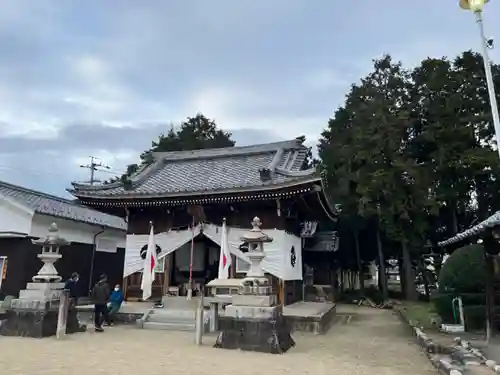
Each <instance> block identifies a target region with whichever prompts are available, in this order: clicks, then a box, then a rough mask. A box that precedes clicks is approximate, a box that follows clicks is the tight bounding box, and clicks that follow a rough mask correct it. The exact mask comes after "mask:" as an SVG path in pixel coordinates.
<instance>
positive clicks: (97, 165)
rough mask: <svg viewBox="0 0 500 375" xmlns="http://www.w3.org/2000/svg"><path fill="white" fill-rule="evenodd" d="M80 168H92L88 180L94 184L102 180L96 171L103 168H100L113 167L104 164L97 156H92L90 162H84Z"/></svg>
mask: <svg viewBox="0 0 500 375" xmlns="http://www.w3.org/2000/svg"><path fill="white" fill-rule="evenodd" d="M80 168H85V169H89V170H90V179H89V181H87V182H88V183H89V184H90V185H94V184H95V183H96V182H100V180H98V179H96V178H95V172H97V171H99V170H101V169H99V168H105V169H111V167H109V166H108V165H105V164H102V163H101V162H100V161H98V158H96V157H95V156H90V163H89V164H82V165H80Z"/></svg>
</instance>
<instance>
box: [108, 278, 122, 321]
mask: <svg viewBox="0 0 500 375" xmlns="http://www.w3.org/2000/svg"><path fill="white" fill-rule="evenodd" d="M124 299H125V296H124V295H123V292H122V290H121V288H120V285H118V284H116V285H115V289H114V290H113V291H112V292H111V296H110V297H109V309H108V323H113V317H114V316H115V314H116V313H117V312H118V311H119V310H120V307H121V306H122V303H123V300H124Z"/></svg>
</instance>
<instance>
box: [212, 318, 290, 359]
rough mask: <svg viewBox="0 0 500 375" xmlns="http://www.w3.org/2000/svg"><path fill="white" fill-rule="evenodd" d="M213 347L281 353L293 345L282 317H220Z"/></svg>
mask: <svg viewBox="0 0 500 375" xmlns="http://www.w3.org/2000/svg"><path fill="white" fill-rule="evenodd" d="M219 328H220V331H221V332H220V333H219V337H218V338H217V342H216V343H215V345H214V347H215V348H222V349H240V350H246V351H255V352H262V353H270V354H283V353H285V352H286V351H287V350H288V349H290V348H291V347H293V346H295V341H294V340H293V338H292V336H291V334H290V329H289V327H288V326H287V325H286V323H285V320H284V319H283V317H279V318H278V319H277V320H263V319H248V318H247V319H245V318H243V319H236V318H229V317H220V319H219Z"/></svg>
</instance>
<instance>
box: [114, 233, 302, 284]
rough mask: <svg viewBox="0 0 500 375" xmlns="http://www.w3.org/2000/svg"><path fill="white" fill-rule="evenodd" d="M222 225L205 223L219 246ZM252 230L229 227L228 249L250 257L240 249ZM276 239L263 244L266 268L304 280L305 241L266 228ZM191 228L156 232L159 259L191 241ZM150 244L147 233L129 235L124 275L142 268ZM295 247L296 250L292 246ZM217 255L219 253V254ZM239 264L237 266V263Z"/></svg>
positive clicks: (269, 271) (263, 264)
mask: <svg viewBox="0 0 500 375" xmlns="http://www.w3.org/2000/svg"><path fill="white" fill-rule="evenodd" d="M221 229H222V228H221V227H220V226H217V225H213V224H204V225H203V230H202V233H203V234H204V235H205V236H206V237H207V238H208V239H210V240H212V241H213V242H214V243H216V244H217V245H218V246H220V241H221V234H222V230H221ZM200 231H201V226H197V227H195V230H194V236H195V237H196V236H197V235H198V234H200ZM248 231H249V229H241V228H232V227H228V240H229V241H228V242H229V250H230V252H231V253H232V254H234V255H235V256H236V257H238V258H240V259H244V260H246V261H248V257H247V256H246V254H245V253H243V252H242V251H241V250H240V248H239V247H240V245H241V244H242V243H243V241H242V239H241V238H242V237H243V236H244V235H245V233H247V232H248ZM264 233H266V234H267V235H268V236H270V237H271V238H272V239H273V241H272V242H270V243H266V244H264V251H265V253H266V257H265V258H264V260H263V261H262V268H263V269H264V271H266V272H268V273H270V274H271V275H274V276H276V277H278V278H280V279H282V280H302V243H301V239H300V238H299V237H296V236H294V235H291V234H288V233H286V232H285V231H283V230H278V229H272V230H264ZM192 235H193V233H192V231H191V229H185V230H182V231H176V230H172V231H169V232H166V233H158V234H156V235H155V241H156V244H157V245H158V246H159V247H160V248H161V250H162V251H161V253H160V254H159V255H158V259H162V258H164V257H165V256H167V255H168V254H170V253H172V252H173V251H175V250H177V249H179V248H180V247H181V246H183V245H184V244H186V243H188V242H189V241H191V238H192ZM147 243H148V235H147V234H142V235H127V242H126V248H125V266H124V274H123V277H127V276H129V275H131V274H133V273H135V272H138V271H140V270H141V269H142V267H143V264H144V261H143V259H142V258H141V255H140V252H141V248H142V247H143V246H145V245H147ZM292 248H293V249H292ZM217 256H218V254H217ZM234 266H236V265H234Z"/></svg>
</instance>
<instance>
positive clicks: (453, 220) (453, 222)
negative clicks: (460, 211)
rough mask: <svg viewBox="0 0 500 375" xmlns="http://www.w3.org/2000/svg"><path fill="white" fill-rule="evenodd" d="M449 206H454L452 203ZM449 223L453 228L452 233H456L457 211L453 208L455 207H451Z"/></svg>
mask: <svg viewBox="0 0 500 375" xmlns="http://www.w3.org/2000/svg"><path fill="white" fill-rule="evenodd" d="M450 207H455V206H454V205H453V206H450ZM451 225H452V228H453V235H456V234H458V218H457V211H456V210H455V208H453V209H452V211H451Z"/></svg>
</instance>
